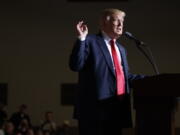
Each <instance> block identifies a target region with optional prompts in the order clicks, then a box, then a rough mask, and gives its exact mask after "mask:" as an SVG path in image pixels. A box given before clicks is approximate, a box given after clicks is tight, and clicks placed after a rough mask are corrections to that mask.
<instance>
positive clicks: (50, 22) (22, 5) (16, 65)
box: [0, 0, 180, 127]
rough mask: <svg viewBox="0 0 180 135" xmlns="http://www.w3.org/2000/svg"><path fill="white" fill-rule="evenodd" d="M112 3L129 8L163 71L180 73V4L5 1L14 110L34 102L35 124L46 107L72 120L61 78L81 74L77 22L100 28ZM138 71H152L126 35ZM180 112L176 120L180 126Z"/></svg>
mask: <svg viewBox="0 0 180 135" xmlns="http://www.w3.org/2000/svg"><path fill="white" fill-rule="evenodd" d="M108 7H114V8H119V9H122V10H125V12H126V13H127V17H126V22H125V27H126V29H127V30H128V31H130V32H132V33H133V34H135V35H136V36H137V37H138V38H140V39H142V40H143V41H144V42H147V43H148V44H149V45H150V46H151V50H152V52H153V54H154V57H155V59H156V63H157V65H158V67H159V70H160V72H161V73H179V72H180V62H179V57H180V54H179V50H180V47H179V43H180V38H179V29H180V26H179V24H180V19H179V10H180V9H179V8H178V6H177V2H176V1H174V2H167V1H163V0H159V2H156V1H154V2H153V1H152V0H151V1H149V2H147V1H143V0H129V2H116V3H113V2H112V3H111V2H109V3H108V2H106V3H102V2H97V3H90V2H88V3H86V2H84V3H68V2H67V1H65V0H61V1H60V0H51V1H50V0H39V1H37V0H32V1H31V2H29V1H26V2H23V1H22V2H21V1H20V2H19V3H16V2H14V1H12V3H3V2H1V4H0V9H1V10H0V16H1V19H0V61H1V64H0V82H7V83H8V85H9V90H8V106H7V109H8V112H9V115H10V114H11V113H12V112H14V111H16V110H17V107H18V106H19V105H20V104H21V103H25V104H27V105H28V106H29V113H30V115H31V117H32V122H33V124H36V125H37V124H39V121H40V120H41V119H42V115H43V112H45V111H46V110H52V111H53V112H54V114H55V119H56V122H57V123H59V124H61V123H62V121H63V120H65V119H68V120H70V121H71V122H72V123H73V124H75V123H76V122H75V121H73V120H72V109H73V108H72V107H69V106H61V104H60V84H61V83H75V82H76V81H77V74H76V73H73V72H71V71H70V70H69V68H68V57H69V54H70V51H71V48H72V44H73V41H74V40H75V38H76V37H75V29H74V26H75V24H76V22H77V21H78V20H81V19H84V20H85V21H86V22H87V24H88V26H89V31H90V33H95V32H97V31H98V25H97V19H98V14H99V12H100V11H101V10H102V9H104V8H108ZM122 42H123V43H125V44H126V45H125V47H126V48H127V50H128V58H129V65H130V69H131V71H132V72H133V73H143V74H149V75H152V74H154V73H153V70H152V67H151V65H150V64H149V63H148V62H147V60H146V59H145V58H144V56H142V54H140V53H139V52H138V50H137V49H136V48H135V46H133V45H134V44H133V43H132V42H130V41H125V39H122ZM179 120H180V112H179V111H178V112H177V113H176V125H177V126H178V127H180V121H179Z"/></svg>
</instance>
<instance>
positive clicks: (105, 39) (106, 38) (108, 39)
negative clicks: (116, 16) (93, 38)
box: [102, 31, 116, 44]
mask: <svg viewBox="0 0 180 135" xmlns="http://www.w3.org/2000/svg"><path fill="white" fill-rule="evenodd" d="M102 36H103V38H104V41H105V42H106V43H108V44H109V42H110V40H112V39H111V38H110V37H109V36H108V35H107V34H106V33H105V32H104V31H102ZM115 42H116V40H115Z"/></svg>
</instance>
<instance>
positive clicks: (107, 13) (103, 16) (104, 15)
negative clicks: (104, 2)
mask: <svg viewBox="0 0 180 135" xmlns="http://www.w3.org/2000/svg"><path fill="white" fill-rule="evenodd" d="M113 14H122V16H123V17H125V16H126V13H125V12H124V11H122V10H119V9H115V8H107V9H104V10H103V11H102V12H101V15H100V19H99V24H100V27H102V25H103V22H104V21H105V20H109V19H110V17H111V16H112V15H113Z"/></svg>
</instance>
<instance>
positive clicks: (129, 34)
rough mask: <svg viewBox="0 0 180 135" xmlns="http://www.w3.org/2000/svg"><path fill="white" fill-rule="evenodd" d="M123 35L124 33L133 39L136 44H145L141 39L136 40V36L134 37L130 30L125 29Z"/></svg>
mask: <svg viewBox="0 0 180 135" xmlns="http://www.w3.org/2000/svg"><path fill="white" fill-rule="evenodd" d="M124 35H125V36H126V37H127V38H129V39H131V40H134V41H135V43H136V44H137V45H142V46H147V45H146V44H145V43H144V42H142V41H140V40H138V39H137V38H136V37H134V36H133V35H132V34H131V33H130V32H127V31H126V32H125V33H124Z"/></svg>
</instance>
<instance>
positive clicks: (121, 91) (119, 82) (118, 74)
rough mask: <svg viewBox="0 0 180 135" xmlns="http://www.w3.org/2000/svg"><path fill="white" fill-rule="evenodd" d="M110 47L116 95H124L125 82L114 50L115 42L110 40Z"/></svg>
mask: <svg viewBox="0 0 180 135" xmlns="http://www.w3.org/2000/svg"><path fill="white" fill-rule="evenodd" d="M110 45H111V52H112V57H113V61H114V67H115V73H116V85H117V95H123V94H125V80H124V73H123V69H122V66H121V63H120V62H119V60H118V55H117V52H116V49H115V41H114V40H111V41H110Z"/></svg>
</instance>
